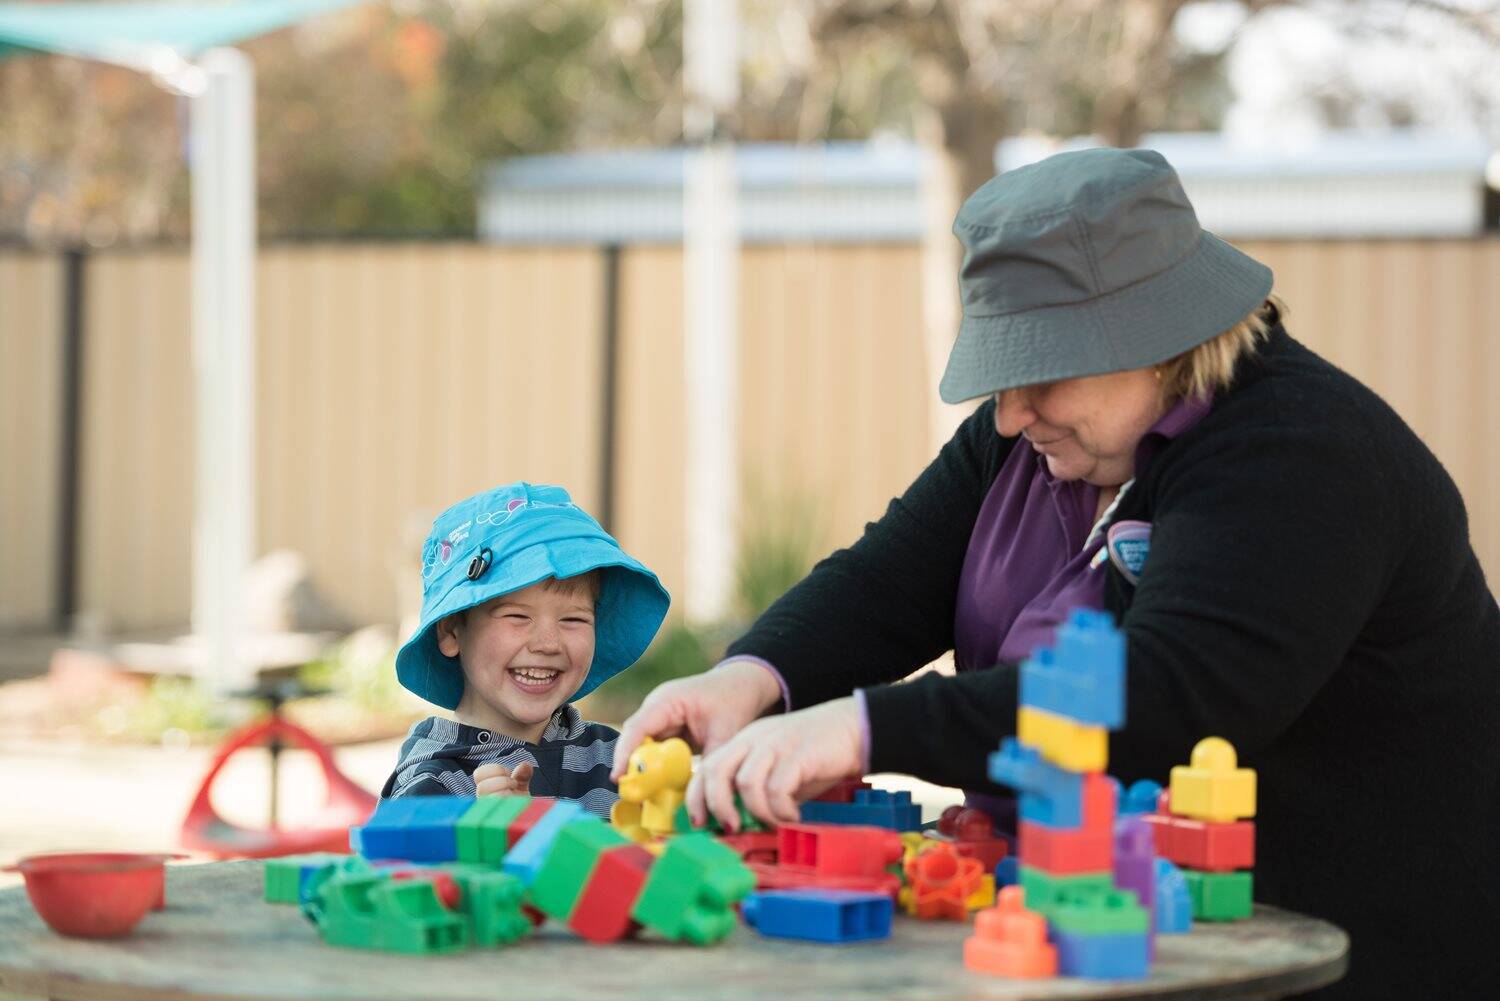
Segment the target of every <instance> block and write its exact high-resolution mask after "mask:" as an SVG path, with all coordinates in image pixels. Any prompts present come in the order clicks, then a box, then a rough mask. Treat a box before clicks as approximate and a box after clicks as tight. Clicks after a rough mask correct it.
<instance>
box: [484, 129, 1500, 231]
mask: <svg viewBox="0 0 1500 1001" xmlns="http://www.w3.org/2000/svg"><path fill="white" fill-rule="evenodd" d="M1091 145H1097V143H1095V142H1093V141H1091V140H1086V139H1073V140H1067V141H1065V142H1059V141H1056V140H1043V139H1032V138H1017V139H1008V140H1006V141H1005V142H1002V143H1001V144H1000V146H999V148H998V149H997V150H996V163H997V166H998V167H999V168H1000V169H1011V168H1014V167H1018V166H1021V165H1022V164H1026V163H1031V162H1033V161H1035V160H1039V159H1041V158H1042V157H1045V156H1047V155H1049V154H1051V153H1054V152H1058V151H1061V150H1064V149H1082V148H1085V147H1087V146H1091ZM1142 145H1143V146H1148V147H1150V148H1152V149H1156V150H1158V151H1159V152H1161V154H1162V155H1163V156H1165V157H1166V158H1167V160H1168V161H1170V162H1171V163H1172V165H1173V166H1174V167H1176V168H1177V172H1178V174H1180V175H1181V177H1182V183H1183V187H1184V188H1186V190H1187V193H1188V196H1189V197H1190V198H1191V199H1192V200H1193V205H1194V206H1195V207H1196V208H1197V210H1198V215H1199V218H1200V219H1201V221H1202V222H1203V225H1204V226H1206V227H1207V228H1208V229H1211V230H1213V231H1214V232H1216V233H1218V234H1220V235H1221V236H1225V237H1230V238H1241V239H1268V238H1292V239H1295V238H1335V239H1336V238H1355V237H1465V236H1473V235H1476V234H1478V233H1480V232H1482V231H1483V230H1484V229H1485V226H1486V219H1485V213H1486V208H1485V206H1486V180H1485V178H1486V167H1487V166H1489V167H1490V170H1491V180H1492V181H1494V180H1496V179H1497V178H1496V176H1495V175H1497V174H1500V169H1497V167H1496V166H1495V164H1496V163H1500V159H1497V160H1495V161H1492V151H1491V149H1490V148H1489V146H1487V145H1486V144H1485V143H1484V142H1483V140H1481V139H1477V138H1470V137H1464V136H1454V135H1447V134H1438V133H1429V132H1417V131H1401V132H1386V133H1329V134H1326V135H1324V136H1322V137H1320V138H1317V139H1316V140H1313V141H1311V142H1309V143H1307V144H1303V145H1297V146H1273V145H1271V144H1264V145H1257V146H1252V147H1242V146H1237V145H1234V144H1232V143H1231V142H1230V141H1229V140H1227V139H1226V138H1224V137H1223V136H1222V135H1220V134H1218V133H1162V134H1157V135H1151V136H1148V137H1147V138H1146V139H1145V141H1143V142H1142ZM1496 156H1497V157H1500V154H1497V155H1496ZM735 158H736V172H737V175H738V178H739V184H740V205H739V212H740V231H741V239H742V240H743V241H744V242H746V243H785V242H793V243H798V242H809V243H811V242H817V243H838V242H866V241H892V242H915V241H917V240H918V239H919V238H920V236H921V225H922V220H921V211H922V205H921V180H922V176H923V169H924V167H923V164H924V159H923V154H922V152H921V151H920V150H919V149H918V148H917V147H915V146H913V145H911V144H909V143H906V142H902V141H877V142H870V143H851V142H840V143H828V144H824V145H817V146H799V145H793V144H773V143H766V144H758V145H748V146H740V147H736V150H735ZM683 164H684V159H683V151H682V150H680V149H664V150H626V151H618V152H601V153H571V154H558V155H552V156H537V157H517V158H515V159H512V160H507V161H505V162H503V163H500V164H497V165H495V166H493V167H492V168H490V170H489V171H488V172H487V174H486V175H485V178H484V182H483V187H482V190H481V191H480V193H479V227H478V228H479V238H480V239H481V240H483V241H486V242H491V243H506V244H538V243H600V244H604V243H621V244H630V243H677V242H680V241H681V240H682V211H683V209H682V179H683ZM1490 197H1491V198H1494V195H1493V194H1492V195H1491V196H1490ZM1493 224H1494V223H1493V220H1492V221H1491V223H1490V225H1493Z"/></svg>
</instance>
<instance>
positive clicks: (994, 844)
mask: <svg viewBox="0 0 1500 1001" xmlns="http://www.w3.org/2000/svg"><path fill="white" fill-rule="evenodd" d="M953 847H954V848H956V849H958V853H959V854H960V855H962V856H963V857H964V858H971V859H974V860H975V861H977V862H978V863H979V864H980V865H981V866H983V867H984V869H985V870H986V871H987V872H993V871H994V869H995V866H997V865H999V864H1000V861H1001V860H1002V859H1004V858H1005V857H1006V856H1007V855H1009V854H1010V842H1009V841H1007V840H1006V839H1005V838H987V839H985V840H983V841H958V840H955V841H954V842H953Z"/></svg>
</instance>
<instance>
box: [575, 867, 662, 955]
mask: <svg viewBox="0 0 1500 1001" xmlns="http://www.w3.org/2000/svg"><path fill="white" fill-rule="evenodd" d="M655 862H656V856H655V855H652V854H651V853H650V852H648V851H647V850H646V849H644V848H642V847H641V846H640V845H636V844H627V845H623V846H621V847H619V848H610V849H607V850H605V852H604V853H603V854H602V855H600V856H599V862H598V864H597V865H595V866H594V871H593V874H592V875H591V876H590V877H589V881H588V885H586V886H585V887H584V888H583V892H582V894H580V895H579V897H578V904H577V906H575V907H574V908H573V913H572V915H571V916H570V917H569V918H568V927H569V928H571V929H573V932H574V934H576V935H579V936H581V937H583V938H586V939H588V940H589V941H590V942H617V941H619V940H620V939H623V938H628V937H630V936H631V935H633V934H635V931H636V929H638V928H639V927H640V925H638V924H637V923H636V922H635V921H633V920H631V917H630V910H631V908H632V907H634V906H635V902H636V898H638V897H639V896H640V895H641V889H642V888H643V887H644V886H645V885H646V877H647V876H648V875H649V874H650V872H651V866H652V865H653V864H654V863H655Z"/></svg>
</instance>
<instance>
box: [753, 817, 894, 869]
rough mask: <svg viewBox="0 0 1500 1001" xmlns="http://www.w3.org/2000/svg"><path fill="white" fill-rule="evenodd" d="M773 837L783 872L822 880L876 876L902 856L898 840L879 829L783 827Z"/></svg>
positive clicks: (892, 833) (784, 825) (788, 825)
mask: <svg viewBox="0 0 1500 1001" xmlns="http://www.w3.org/2000/svg"><path fill="white" fill-rule="evenodd" d="M776 837H777V852H776V854H777V860H778V863H779V864H780V865H781V866H782V867H783V868H788V869H806V870H809V871H811V872H815V873H818V874H819V875H823V876H877V875H880V874H881V873H883V872H885V871H886V869H887V867H888V866H891V865H893V864H894V863H897V862H900V861H901V857H902V854H903V849H902V843H901V836H900V835H899V834H897V833H896V832H895V831H891V830H887V829H886V828H883V827H857V826H853V825H843V824H783V825H782V826H781V827H780V828H778V829H777V832H776Z"/></svg>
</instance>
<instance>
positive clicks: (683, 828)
mask: <svg viewBox="0 0 1500 1001" xmlns="http://www.w3.org/2000/svg"><path fill="white" fill-rule="evenodd" d="M734 808H735V809H736V810H738V811H739V812H740V829H739V832H738V833H740V834H749V833H750V832H752V831H764V830H765V829H766V825H765V824H762V823H761V822H760V821H758V820H756V819H755V814H753V813H751V812H750V809H749V808H748V807H747V806H745V801H744V800H743V799H741V798H740V797H739V796H738V795H736V796H735V797H734ZM672 831H673V833H674V834H689V833H691V832H693V831H707V832H708V833H710V834H723V833H724V825H723V824H720V823H719V818H718V817H715V816H714V815H713V814H711V813H710V814H709V815H708V822H707V823H706V824H704V826H702V827H694V826H693V821H692V818H691V817H689V816H688V808H687V804H686V803H683V804H682V805H681V806H679V807H678V808H677V812H676V813H675V814H673V815H672Z"/></svg>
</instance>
